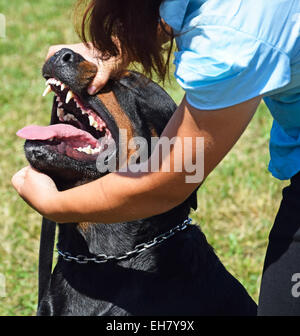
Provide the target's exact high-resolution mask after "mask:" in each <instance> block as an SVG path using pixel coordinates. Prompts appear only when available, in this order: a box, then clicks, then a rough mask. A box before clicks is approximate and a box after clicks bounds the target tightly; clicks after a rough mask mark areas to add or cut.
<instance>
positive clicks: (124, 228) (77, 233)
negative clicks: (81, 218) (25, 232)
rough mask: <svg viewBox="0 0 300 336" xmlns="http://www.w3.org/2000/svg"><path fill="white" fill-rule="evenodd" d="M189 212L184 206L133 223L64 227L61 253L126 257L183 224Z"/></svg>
mask: <svg viewBox="0 0 300 336" xmlns="http://www.w3.org/2000/svg"><path fill="white" fill-rule="evenodd" d="M189 212H190V207H189V204H188V202H185V203H183V204H181V205H179V206H178V207H177V208H175V209H173V210H171V211H169V212H167V213H164V214H161V215H158V216H155V217H151V218H148V219H143V220H139V221H134V222H126V223H116V224H101V223H97V224H92V223H91V224H86V225H82V224H61V225H60V230H59V244H58V245H59V247H60V249H61V250H62V251H64V252H69V253H71V254H72V255H75V256H76V255H86V256H88V255H90V254H93V255H95V254H106V255H110V256H118V255H123V254H125V253H126V252H130V251H132V250H134V248H135V247H136V245H138V244H142V243H148V242H149V241H151V240H153V239H154V238H155V237H157V236H159V235H161V234H163V233H166V232H168V231H169V230H170V229H172V228H174V227H176V226H177V225H179V224H181V223H183V222H184V221H185V219H186V218H187V217H188V215H189Z"/></svg>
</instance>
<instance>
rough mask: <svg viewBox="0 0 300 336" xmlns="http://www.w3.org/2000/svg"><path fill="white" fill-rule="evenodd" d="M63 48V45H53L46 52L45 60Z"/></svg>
mask: <svg viewBox="0 0 300 336" xmlns="http://www.w3.org/2000/svg"><path fill="white" fill-rule="evenodd" d="M63 48H64V46H63V45H61V44H60V45H54V46H51V47H50V48H49V50H48V54H47V56H46V60H48V59H49V58H50V57H52V56H53V55H54V54H55V53H57V52H58V51H59V50H60V49H63Z"/></svg>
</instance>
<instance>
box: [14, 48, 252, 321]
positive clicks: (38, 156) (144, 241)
mask: <svg viewBox="0 0 300 336" xmlns="http://www.w3.org/2000/svg"><path fill="white" fill-rule="evenodd" d="M96 71H97V69H96V67H95V65H93V64H92V63H89V62H88V61H86V60H85V59H84V58H83V57H82V56H81V55H79V54H77V53H74V52H73V51H72V50H69V49H62V50H61V51H59V52H57V53H56V54H55V55H54V56H52V57H51V58H50V59H49V60H48V61H47V62H46V63H45V65H44V67H43V76H44V78H45V79H46V80H47V83H46V84H47V88H46V91H45V94H47V93H48V92H50V91H54V92H55V98H54V103H53V108H52V117H51V125H50V126H48V127H39V126H29V127H27V128H25V129H23V130H22V131H20V132H19V135H20V136H21V137H23V138H26V139H27V140H26V142H25V153H26V157H27V159H28V161H29V162H30V164H31V165H32V166H33V167H35V168H36V169H38V170H39V171H41V172H44V173H46V174H48V175H49V176H51V177H52V178H53V179H54V181H55V182H56V184H57V186H58V188H59V189H60V190H64V189H67V188H71V187H74V186H76V185H80V184H83V183H87V182H89V181H92V180H94V179H97V178H101V177H102V176H103V175H105V174H106V173H105V172H100V171H99V169H97V157H98V156H99V155H100V154H101V152H103V151H104V150H105V149H104V147H105V144H107V140H109V139H113V140H114V141H115V143H116V144H119V142H120V139H119V130H120V129H123V130H124V129H125V130H126V132H127V136H128V139H130V138H132V137H135V136H139V137H143V138H144V139H146V140H147V142H148V143H149V154H150V153H151V148H150V147H151V146H150V143H151V137H155V136H158V137H159V136H160V134H161V133H162V131H163V129H164V127H165V126H166V124H167V122H168V121H169V119H170V118H171V116H172V114H173V113H174V111H175V110H176V104H175V103H174V102H173V100H172V99H171V98H170V97H169V96H168V94H167V93H166V92H165V91H164V90H163V89H162V88H161V87H160V86H158V85H157V84H155V83H154V82H152V81H150V80H145V78H144V77H143V76H142V75H141V74H139V73H136V72H128V73H126V74H124V76H122V78H120V79H118V80H111V81H110V82H109V83H108V84H107V86H106V87H105V88H104V89H103V90H102V91H101V92H100V93H99V94H98V95H96V96H89V95H88V94H87V87H88V85H89V83H90V82H91V81H92V79H93V78H94V76H95V74H96ZM118 150H119V149H118V146H117V151H118ZM117 154H118V153H116V152H112V153H111V155H108V156H107V163H108V164H109V161H110V160H112V159H113V157H114V158H116V157H118V155H117ZM130 154H132V153H130V150H128V152H127V157H128V158H129V157H130ZM196 207H197V199H196V193H193V194H192V195H191V196H190V197H189V198H188V199H187V200H186V201H185V202H183V203H182V204H180V205H179V206H177V207H176V208H174V209H172V210H171V211H168V212H167V213H164V214H161V215H158V216H154V217H151V218H147V219H143V220H138V221H133V222H129V223H128V222H126V223H115V224H105V223H101V218H99V223H69V224H60V225H59V235H58V245H57V246H58V252H59V257H58V261H57V264H56V266H55V269H54V271H53V274H52V276H51V284H50V288H49V290H48V291H47V292H46V293H44V295H43V297H42V300H41V303H40V305H39V307H38V315H77V316H78V315H101V316H108V315H110V316H124V315H135V316H137V315H139V316H149V315H152V316H153V315H155V316H159V315H160V316H161V315H168V316H171V315H173V316H176V315H177V316H184V315H185V316H187V315H190V316H196V315H256V310H257V307H256V304H255V302H254V301H253V300H252V299H251V298H250V296H249V295H248V293H247V292H246V290H245V289H244V287H243V286H242V285H241V284H240V283H239V282H238V281H237V280H236V279H235V278H234V277H233V276H232V275H231V274H230V273H229V272H228V271H227V270H226V269H225V267H224V266H223V265H222V263H221V262H220V260H219V259H218V257H217V256H216V254H215V253H214V251H213V248H212V247H211V246H210V245H209V244H208V242H207V240H206V238H205V235H204V234H203V233H202V231H201V230H200V228H199V226H198V225H190V224H189V223H187V225H184V224H183V223H185V221H186V219H187V218H188V215H189V213H190V211H191V209H192V208H196ZM149 242H150V243H149Z"/></svg>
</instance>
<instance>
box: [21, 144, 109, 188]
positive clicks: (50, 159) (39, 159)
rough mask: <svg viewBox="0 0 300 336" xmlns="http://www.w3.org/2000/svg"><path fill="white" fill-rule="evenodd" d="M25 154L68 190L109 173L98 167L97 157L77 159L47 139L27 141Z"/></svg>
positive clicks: (35, 166)
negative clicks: (101, 171) (60, 150)
mask: <svg viewBox="0 0 300 336" xmlns="http://www.w3.org/2000/svg"><path fill="white" fill-rule="evenodd" d="M24 149H25V155H26V158H27V160H28V162H29V163H30V165H31V166H32V167H33V168H35V169H37V170H38V171H40V172H42V173H44V174H46V175H48V176H50V177H51V178H52V179H53V180H54V182H55V184H56V186H57V188H58V189H59V190H66V189H70V188H73V187H74V186H78V185H82V184H85V183H88V182H91V181H93V180H95V179H98V178H101V177H103V176H104V175H106V174H107V173H100V172H99V171H98V169H97V158H94V159H93V160H92V159H90V158H89V159H88V160H87V159H84V157H81V159H80V160H79V159H78V160H76V159H74V158H72V157H69V156H68V155H65V154H62V153H60V152H59V151H58V150H57V149H56V145H55V144H51V143H48V142H47V141H31V140H27V141H26V142H25V146H24Z"/></svg>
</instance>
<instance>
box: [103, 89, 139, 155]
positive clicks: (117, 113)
mask: <svg viewBox="0 0 300 336" xmlns="http://www.w3.org/2000/svg"><path fill="white" fill-rule="evenodd" d="M98 98H99V99H100V100H101V101H102V103H103V104H104V105H105V107H106V108H107V110H108V111H109V113H110V114H111V115H112V117H113V118H114V120H115V122H116V124H117V127H118V128H119V129H126V130H127V141H128V142H129V141H130V140H131V139H132V138H133V136H134V128H133V126H132V123H131V121H130V119H129V117H128V116H127V114H126V113H125V112H124V111H123V109H122V107H121V106H120V104H119V102H118V100H117V98H116V96H115V94H114V92H112V91H110V92H105V93H100V94H98ZM128 142H127V143H126V144H124V146H126V148H127V160H128V159H129V158H130V156H131V155H132V154H133V153H134V152H135V150H133V149H129V150H128Z"/></svg>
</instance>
